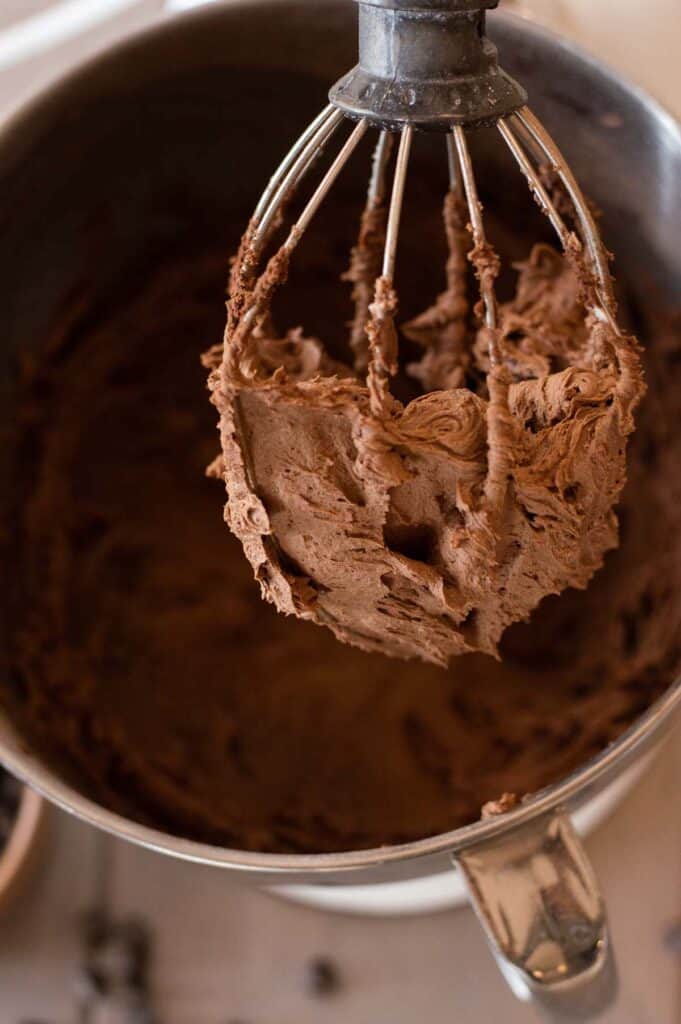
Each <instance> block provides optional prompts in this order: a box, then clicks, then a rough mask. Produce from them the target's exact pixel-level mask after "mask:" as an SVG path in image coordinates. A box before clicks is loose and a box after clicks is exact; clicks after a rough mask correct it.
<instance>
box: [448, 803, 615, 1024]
mask: <svg viewBox="0 0 681 1024" xmlns="http://www.w3.org/2000/svg"><path fill="white" fill-rule="evenodd" d="M455 862H456V863H457V864H458V866H459V867H460V868H461V871H462V873H463V877H464V879H465V881H466V886H467V888H468V892H469V895H470V899H471V902H472V904H473V907H474V909H475V911H476V913H477V915H478V918H479V919H480V921H481V923H482V925H483V927H484V929H485V932H486V933H487V938H488V941H489V943H490V946H491V948H492V952H493V953H494V955H495V957H496V959H497V962H498V964H499V966H500V968H501V971H502V973H503V975H504V977H505V978H506V980H507V982H508V983H509V985H510V986H511V989H512V990H513V992H514V994H515V995H516V996H517V997H518V998H520V999H523V1000H526V1001H531V1002H533V1003H534V1004H535V1005H536V1007H537V1009H539V1010H541V1011H542V1012H543V1014H544V1016H545V1018H546V1019H547V1020H548V1021H550V1022H556V1024H558V1022H563V1021H575V1020H579V1021H585V1020H591V1019H593V1018H594V1017H597V1016H599V1015H600V1014H601V1013H602V1012H603V1011H605V1010H606V1009H608V1007H610V1006H612V1004H613V1002H614V1000H615V997H616V994H617V975H616V970H615V963H614V957H613V953H612V948H611V944H610V938H609V934H608V925H607V920H606V913H605V906H604V903H603V898H602V896H601V893H600V889H599V886H598V882H597V880H596V876H595V874H594V870H593V868H592V867H591V864H590V863H589V860H588V858H587V856H586V853H585V851H584V847H583V846H582V844H581V841H580V839H579V837H578V836H577V834H576V832H575V830H574V828H573V826H572V823H571V821H570V819H569V818H568V817H567V815H565V814H548V815H545V816H543V817H542V818H539V819H537V820H536V821H532V822H530V823H529V824H528V825H525V826H523V827H521V828H519V829H518V830H517V831H515V832H513V833H511V835H510V836H504V837H501V838H499V839H494V840H490V841H488V842H486V843H481V844H479V845H476V846H475V847H471V848H470V849H468V850H464V851H462V852H461V853H459V854H457V855H456V857H455Z"/></svg>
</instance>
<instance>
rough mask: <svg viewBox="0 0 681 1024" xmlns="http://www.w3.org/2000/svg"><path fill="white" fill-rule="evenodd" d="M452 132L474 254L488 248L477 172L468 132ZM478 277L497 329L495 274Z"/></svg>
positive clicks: (489, 320)
mask: <svg viewBox="0 0 681 1024" xmlns="http://www.w3.org/2000/svg"><path fill="white" fill-rule="evenodd" d="M452 134H453V137H454V143H455V146H456V152H457V157H458V162H459V168H460V171H461V179H462V182H463V188H464V192H465V195H466V202H467V205H468V214H469V217H470V221H471V230H472V232H473V241H474V243H475V249H474V250H473V254H475V252H476V250H477V251H478V252H479V253H482V252H483V251H484V250H485V249H487V248H488V243H487V236H486V235H485V225H484V222H483V219H482V207H481V205H480V200H479V198H478V187H477V185H476V182H475V174H474V172H473V163H472V161H471V155H470V152H469V149H468V143H467V141H466V133H465V131H464V129H463V128H461V127H460V126H459V125H455V126H454V127H453V128H452ZM478 278H479V281H480V294H481V296H482V302H483V306H484V310H485V326H486V327H489V328H490V330H492V331H495V330H496V328H497V325H498V311H497V299H496V294H495V291H494V284H493V275H492V274H482V273H478ZM497 356H498V353H495V352H494V351H493V350H492V349H490V358H491V359H492V362H494V361H495V358H496V357H497Z"/></svg>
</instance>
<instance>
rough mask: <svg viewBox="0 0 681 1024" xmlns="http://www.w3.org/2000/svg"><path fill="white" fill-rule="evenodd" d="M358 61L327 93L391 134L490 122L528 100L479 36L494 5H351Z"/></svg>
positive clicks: (452, 0) (439, 0) (492, 1)
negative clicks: (355, 18) (356, 9)
mask: <svg viewBox="0 0 681 1024" xmlns="http://www.w3.org/2000/svg"><path fill="white" fill-rule="evenodd" d="M357 2H358V3H359V63H358V65H357V66H356V67H355V68H353V69H352V71H350V72H349V73H348V74H347V75H345V76H344V77H343V78H342V79H341V80H340V81H339V82H338V83H337V84H336V85H335V86H334V87H333V88H332V89H331V92H330V99H331V102H332V103H333V104H334V105H335V106H337V107H338V108H339V109H341V110H343V111H344V112H345V113H346V114H347V115H348V116H350V117H354V118H358V117H366V118H368V119H369V120H371V121H373V122H374V123H376V124H379V125H381V126H382V127H384V128H391V129H393V130H396V129H398V128H400V127H401V126H403V125H405V124H410V125H412V126H413V127H415V128H418V129H421V130H441V131H442V130H444V131H448V130H449V129H450V128H451V127H452V125H465V126H474V125H484V124H494V123H495V122H496V121H497V120H498V119H499V118H500V117H504V116H506V115H508V114H510V113H511V112H513V111H514V110H517V109H518V108H519V107H521V106H523V104H524V103H526V102H527V95H526V93H525V91H524V89H523V88H522V86H520V85H519V84H518V83H517V82H516V81H514V80H513V79H512V78H511V77H510V76H509V75H507V74H506V72H504V71H503V70H502V69H501V68H500V67H499V62H498V56H497V49H496V47H495V46H494V45H493V43H492V42H491V41H490V40H489V39H488V38H487V36H486V35H485V17H486V9H488V8H492V7H496V6H497V4H496V0H487V2H485V0H379V2H376V0H357Z"/></svg>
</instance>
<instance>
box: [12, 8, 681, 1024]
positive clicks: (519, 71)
mask: <svg viewBox="0 0 681 1024" xmlns="http://www.w3.org/2000/svg"><path fill="white" fill-rule="evenodd" d="M353 8H354V5H352V4H350V3H348V2H347V0H328V2H325V3H323V4H322V3H316V4H315V5H314V6H313V7H311V6H310V5H308V4H307V3H305V2H300V0H298V2H296V0H279V2H273V0H267V2H253V0H242V2H234V3H231V4H230V5H229V6H225V7H221V6H218V7H209V8H207V9H205V10H199V11H197V12H194V13H192V14H189V15H187V16H183V17H181V18H178V19H175V20H173V21H171V22H166V23H159V24H158V25H157V26H155V27H153V28H151V29H149V30H147V31H144V32H142V33H141V34H139V35H136V36H134V37H132V38H130V39H128V40H127V41H125V42H124V43H123V44H122V45H119V46H117V47H115V48H114V49H113V50H111V51H109V52H107V53H105V54H103V55H102V56H100V57H97V58H96V59H95V60H92V61H89V62H88V63H87V64H85V65H84V66H83V67H81V68H79V69H77V70H76V71H75V72H74V73H73V74H70V75H69V76H68V77H67V78H65V79H63V80H61V81H59V82H57V83H56V84H55V85H54V86H53V87H52V88H51V89H50V90H49V91H47V92H46V93H45V94H43V95H42V96H40V97H39V98H38V99H37V100H36V101H35V102H33V103H31V104H30V105H29V106H27V107H26V108H25V109H23V110H22V111H20V112H19V113H18V114H17V115H16V116H15V117H14V119H13V120H12V121H11V122H10V123H9V124H8V125H7V126H6V127H5V128H4V129H3V131H2V134H1V136H0V219H1V222H2V231H1V232H0V273H1V276H2V281H3V303H2V335H1V336H2V358H3V361H4V367H3V371H2V376H1V378H0V379H1V380H2V385H1V387H2V393H1V394H0V398H1V399H2V400H1V401H0V407H1V408H2V415H3V416H4V417H10V418H11V416H12V402H13V395H14V391H13V371H12V367H13V365H14V356H15V354H16V353H17V352H18V351H21V350H26V349H30V348H31V346H32V345H33V343H34V341H35V340H38V339H40V338H44V337H45V334H46V331H47V330H48V328H49V325H50V322H51V320H52V319H53V317H54V315H55V311H56V310H57V309H58V308H59V304H60V302H61V301H62V300H63V298H64V296H65V295H67V294H68V293H69V292H70V291H71V290H72V289H73V288H74V287H75V286H77V285H78V283H79V282H80V281H81V280H82V279H83V277H84V275H86V276H87V279H88V281H89V283H90V285H91V286H94V287H95V289H96V291H97V293H98V294H99V295H100V296H102V297H105V296H107V295H110V294H113V293H115V289H116V284H117V282H118V281H120V280H121V278H122V275H124V274H126V273H130V270H131V268H134V267H135V266H136V265H137V262H138V261H144V260H146V261H147V262H148V260H149V259H150V258H152V257H153V254H158V253H159V252H161V251H163V249H164V247H166V248H167V247H170V246H173V245H176V244H181V243H182V239H183V238H184V237H185V234H186V233H187V232H190V231H191V232H192V234H193V236H194V237H195V236H196V233H197V232H200V233H203V235H204V236H205V238H206V239H207V240H210V241H211V242H213V243H215V242H222V241H224V244H225V245H228V244H229V245H232V244H233V243H234V241H235V240H236V234H235V232H236V231H237V229H238V228H239V227H240V226H241V224H242V222H243V217H244V213H245V211H247V210H248V209H249V208H252V206H253V204H254V200H255V198H256V196H257V193H258V191H259V189H260V188H261V187H262V185H263V179H264V178H265V176H266V175H267V172H268V169H270V168H273V167H274V166H275V165H276V163H277V160H278V158H279V157H280V156H281V154H282V153H283V152H284V151H285V149H286V146H287V143H289V142H290V140H292V139H294V138H295V137H296V136H297V134H298V133H299V131H300V129H301V127H302V126H303V125H304V124H305V123H306V121H307V120H308V119H309V118H310V117H311V116H312V114H313V113H315V112H316V111H317V110H318V109H319V107H320V105H321V103H322V101H323V99H324V95H325V91H326V88H327V87H328V84H329V83H330V82H332V81H334V80H335V78H336V77H338V75H340V74H341V73H342V72H343V71H344V70H345V69H346V68H348V67H350V66H351V65H352V63H354V49H355V37H356V34H355V24H354V18H355V11H354V9H353ZM492 34H493V35H494V36H495V37H496V38H497V41H498V42H499V43H500V45H501V46H502V47H503V53H504V63H505V65H506V66H507V67H508V70H509V72H510V73H511V74H513V75H517V77H518V78H519V79H520V80H521V81H523V82H524V83H525V85H526V86H527V88H528V91H529V92H530V94H531V96H532V102H533V105H534V106H536V108H537V109H538V112H539V114H540V115H541V116H542V117H543V118H544V119H545V121H546V123H547V125H548V127H549V128H550V129H551V130H553V131H554V132H555V134H556V135H557V137H558V138H559V139H560V140H561V141H562V142H563V143H564V148H565V151H566V155H567V157H568V158H569V159H570V161H571V162H572V164H573V166H574V169H575V171H576V173H577V175H578V177H580V178H581V180H582V182H583V184H584V185H585V187H586V189H587V190H588V192H589V193H590V195H591V196H592V197H593V198H594V200H595V201H596V203H597V204H598V205H599V206H600V207H601V208H602V209H603V211H604V217H603V224H602V226H603V233H604V237H605V239H606V242H607V243H608V244H609V246H610V247H611V248H613V249H614V250H615V251H616V252H617V253H618V272H619V276H620V277H621V278H623V279H625V281H626V285H627V288H628V290H629V294H630V296H631V298H632V300H633V302H634V304H635V305H637V306H638V308H639V310H642V311H644V313H645V311H646V310H647V309H648V307H649V303H650V297H649V296H650V290H651V288H654V289H655V292H656V295H657V296H658V298H660V299H661V300H663V301H665V300H668V301H670V302H672V301H674V300H675V299H677V298H678V296H679V295H680V294H681V288H680V285H681V249H680V247H679V245H678V240H679V237H681V203H679V202H678V182H679V181H680V180H681V134H680V132H679V128H678V126H677V125H676V123H675V122H673V120H672V119H671V118H670V117H668V116H667V115H666V114H665V113H664V112H663V111H662V110H661V109H660V108H659V107H658V106H657V105H656V104H655V103H654V102H652V101H651V100H650V99H649V98H647V97H646V96H644V95H642V94H641V93H640V92H638V91H637V90H636V89H634V88H632V87H631V86H629V85H627V84H626V83H625V82H623V81H621V80H620V79H619V78H618V77H617V76H616V75H614V74H612V73H611V72H609V71H607V70H606V69H604V68H603V67H602V66H600V65H599V64H598V62H596V61H595V60H592V59H590V58H589V57H586V56H585V55H584V54H582V53H580V52H577V51H576V50H575V49H574V48H572V47H571V46H570V45H569V44H567V43H565V42H562V41H560V40H558V39H556V38H554V37H552V36H551V35H549V34H547V33H546V32H544V31H543V30H541V29H539V28H537V27H535V26H532V25H531V24H529V23H524V22H522V21H519V20H514V19H512V18H509V17H503V16H498V17H496V19H495V20H494V25H493V33H492ZM483 157H484V154H483ZM427 159H428V157H427V156H426V157H424V160H427ZM489 159H490V160H493V158H492V157H491V156H490V157H489ZM493 170H494V168H493V167H492V172H493ZM358 184H359V179H358ZM518 187H519V188H523V187H524V186H523V185H522V183H519V185H518ZM93 268H94V269H93ZM644 319H645V316H644ZM642 329H643V332H644V333H645V324H643V325H642ZM653 358H654V349H653ZM6 422H7V420H6ZM4 468H5V467H4V466H3V465H2V462H1V460H0V470H3V471H4ZM3 493H6V488H5V491H4V492H3ZM669 682H670V687H669V689H668V691H667V693H666V694H665V696H664V697H663V698H662V699H661V700H660V701H659V702H658V703H657V704H656V705H655V706H654V707H652V708H651V709H650V710H649V711H648V712H647V713H646V714H645V715H643V716H642V717H641V718H640V719H639V721H638V722H637V723H636V724H635V726H634V727H633V728H631V729H630V730H629V731H628V732H627V733H626V734H625V735H623V736H622V737H621V738H620V740H619V741H618V742H617V743H616V744H614V745H613V746H611V747H610V748H609V749H607V750H605V751H603V753H602V754H601V755H600V756H599V757H597V758H595V759H594V760H593V761H591V762H590V763H588V764H585V765H583V767H582V768H581V769H580V770H579V771H578V772H576V773H575V774H574V775H572V776H571V777H569V778H566V779H563V780H562V781H561V782H559V783H557V784H556V785H554V786H552V787H551V788H549V789H548V790H546V791H544V792H541V793H538V794H537V795H536V796H534V797H533V798H532V799H531V800H528V801H527V802H526V803H524V804H523V805H522V806H520V807H519V808H518V809H517V810H515V811H513V812H511V813H509V814H507V815H505V816H503V817H500V818H497V819H494V820H488V821H483V822H478V823H476V824H473V825H470V826H468V827H466V828H462V829H459V830H457V831H456V832H452V833H448V834H444V835H438V836H433V837H431V838H428V839H424V840H422V841H420V842H415V843H410V844H408V845H404V846H395V847H390V848H381V849H375V850H361V851H354V852H353V851H351V852H347V853H340V854H331V855H323V856H289V855H269V854H256V853H246V852H243V851H240V850H230V849H223V848H219V847H212V846H208V845H204V844H201V843H197V842H192V841H188V840H186V839H183V838H179V837H177V836H174V835H169V834H165V833H162V832H160V831H155V830H153V829H151V828H148V827H146V826H143V825H140V824H138V823H136V822H135V821H132V820H128V819H125V818H122V817H120V816H117V815H116V814H113V813H111V812H110V811H108V810H107V809H106V808H104V807H102V806H99V805H97V804H96V803H93V802H92V801H91V800H89V799H87V798H86V797H85V796H84V795H83V793H82V792H79V790H78V788H77V787H74V785H73V784H72V782H69V781H67V780H66V779H65V778H63V777H60V775H59V774H57V773H56V772H55V771H54V770H53V769H52V768H51V767H49V766H48V765H47V764H46V763H44V762H43V760H41V758H40V757H39V756H38V755H37V754H36V753H34V752H32V751H31V750H30V748H29V747H28V746H27V743H26V742H25V740H24V739H23V738H22V737H21V736H20V735H18V734H17V732H16V730H15V728H14V727H13V726H12V724H11V722H10V720H9V718H6V717H5V718H3V719H2V720H1V721H0V757H1V759H2V761H3V762H4V763H5V764H6V765H7V766H8V767H9V768H10V769H11V770H13V771H14V772H15V773H16V774H17V775H19V776H21V777H22V778H23V779H25V780H26V781H28V782H29V783H30V784H31V785H33V786H34V787H35V788H36V789H37V790H39V791H40V792H41V793H43V794H44V795H45V796H47V797H48V798H49V799H51V800H53V801H54V802H55V803H57V804H59V805H60V806H61V807H63V808H65V809H66V810H68V811H71V812H73V813H74V814H77V815H78V816H79V817H81V818H82V819H84V820H85V821H88V822H90V823H92V824H93V825H96V826H97V827H99V828H102V829H106V830H108V831H110V832H112V833H114V834H115V835H117V836H120V837H122V838H125V839H129V840H131V841H133V842H136V843H140V844H142V845H145V846H148V847H151V848H153V849H155V850H158V851H161V852H165V853H170V854H173V855H175V856H178V857H183V858H186V859H188V860H194V861H197V862H201V863H208V864H213V865H219V866H222V867H224V868H226V869H229V870H231V871H232V872H235V873H239V874H240V875H241V876H242V877H243V878H244V879H245V880H246V879H247V880H252V881H256V882H259V883H274V882H287V883H293V882H295V883H300V882H312V883H315V884H319V885H330V884H334V885H342V884H353V885H356V884H357V883H358V882H381V881H395V880H399V879H410V878H415V877H419V876H423V875H430V874H434V873H438V872H443V871H451V870H452V865H453V864H455V865H458V867H459V868H460V869H462V870H463V873H464V876H465V878H466V880H467V884H468V888H469V891H470V894H471V897H472V900H473V903H474V905H475V907H476V910H477V912H478V914H479V915H480V917H481V919H482V921H483V923H484V925H485V927H486V929H487V932H488V935H489V937H490V941H491V944H492V947H493V949H494V951H495V953H496V955H497V956H498V958H499V960H500V962H501V964H502V967H503V969H504V971H505V973H506V975H507V977H508V978H509V981H510V982H511V983H512V985H513V987H514V989H515V991H516V993H517V994H520V995H523V996H524V997H526V998H527V997H532V998H535V999H536V1000H538V1001H539V1002H540V1003H541V1004H542V1005H544V1006H545V1007H548V1011H547V1012H550V1013H551V1014H552V1015H553V1017H555V1018H556V1019H560V1018H562V1016H568V1017H569V1016H570V1015H575V1014H576V1016H577V1018H578V1019H586V1016H588V1014H589V1013H591V1012H593V1011H595V1010H597V1009H599V1008H600V1007H601V1006H603V1005H604V1004H605V1003H607V1001H608V1000H609V999H610V998H611V995H612V991H613V985H612V971H611V966H610V957H609V942H608V936H607V928H606V923H605V912H604V909H603V905H602V901H601V898H600V895H599V893H598V888H597V885H596V881H595V879H594V877H593V874H592V872H591V869H590V867H589V865H588V862H587V861H586V858H585V856H584V853H583V850H582V849H581V847H580V844H579V840H578V839H576V837H575V834H574V832H573V829H572V827H571V825H570V813H571V812H572V811H574V810H575V809H576V808H578V807H580V806H583V805H584V804H585V803H587V802H588V801H590V800H592V799H593V797H594V796H595V795H596V794H597V793H599V792H600V791H601V790H602V789H603V788H604V787H605V786H606V785H607V784H608V783H610V782H611V781H612V780H613V779H615V778H617V777H619V776H621V775H622V773H623V772H624V770H625V769H626V768H627V767H628V766H629V765H630V764H631V763H632V762H633V761H634V760H636V759H638V758H640V757H641V756H642V754H643V753H644V752H645V751H646V750H647V749H648V748H650V747H651V746H652V745H654V744H656V743H658V742H659V741H660V739H661V737H662V735H663V733H664V732H665V731H666V730H667V729H668V728H669V727H670V726H671V724H672V721H673V719H674V718H675V717H676V716H675V712H676V711H677V710H678V709H679V707H680V706H681V686H680V685H679V682H678V681H674V680H672V679H670V681H669Z"/></svg>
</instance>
